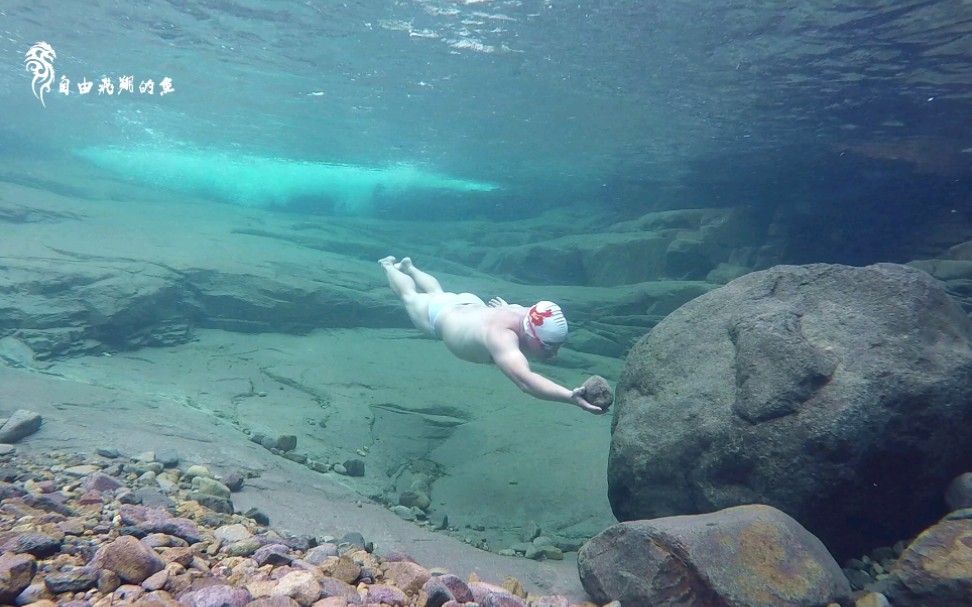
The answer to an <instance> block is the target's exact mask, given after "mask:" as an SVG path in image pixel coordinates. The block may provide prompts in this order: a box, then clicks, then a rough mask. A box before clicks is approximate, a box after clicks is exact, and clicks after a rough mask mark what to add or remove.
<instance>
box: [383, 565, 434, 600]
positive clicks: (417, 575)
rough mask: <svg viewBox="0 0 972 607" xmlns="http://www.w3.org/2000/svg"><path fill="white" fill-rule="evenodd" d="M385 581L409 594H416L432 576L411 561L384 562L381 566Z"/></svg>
mask: <svg viewBox="0 0 972 607" xmlns="http://www.w3.org/2000/svg"><path fill="white" fill-rule="evenodd" d="M382 572H383V573H384V576H385V581H386V582H388V583H390V584H392V585H393V586H397V587H398V588H401V589H402V591H403V592H405V593H406V594H410V595H415V594H418V592H419V590H421V589H422V586H424V585H425V583H426V582H428V581H429V579H430V578H431V577H432V574H431V573H430V572H429V570H428V569H426V568H425V567H422V566H421V565H418V564H416V563H414V562H412V561H395V562H391V563H389V562H386V563H385V564H384V565H383V566H382Z"/></svg>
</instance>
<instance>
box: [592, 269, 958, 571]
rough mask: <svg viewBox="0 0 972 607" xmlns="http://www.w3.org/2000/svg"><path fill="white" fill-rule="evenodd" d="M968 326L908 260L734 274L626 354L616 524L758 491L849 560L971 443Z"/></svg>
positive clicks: (907, 521)
mask: <svg viewBox="0 0 972 607" xmlns="http://www.w3.org/2000/svg"><path fill="white" fill-rule="evenodd" d="M970 336H972V326H970V323H969V319H968V318H967V317H966V315H965V314H964V313H963V312H962V310H961V309H960V308H959V306H958V305H957V304H956V303H955V302H954V301H953V300H952V299H951V298H950V297H949V295H948V294H947V293H946V292H945V291H944V289H943V288H942V286H941V284H940V283H938V282H937V281H935V280H934V279H932V278H931V277H930V276H928V275H927V274H925V273H924V272H921V271H919V270H915V269H912V268H908V267H905V266H898V265H893V264H878V265H874V266H869V267H866V268H851V267H847V266H831V265H823V264H817V265H810V266H778V267H775V268H772V269H770V270H766V271H762V272H756V273H753V274H749V275H746V276H743V277H742V278H739V279H737V280H734V281H733V282H731V283H729V284H728V285H726V286H725V287H722V288H720V289H717V290H715V291H712V292H710V293H708V294H706V295H704V296H702V297H699V298H698V299H696V300H694V301H692V302H689V303H688V304H686V305H684V306H683V307H682V308H680V309H679V310H677V311H676V312H674V313H672V314H671V315H669V316H668V317H667V318H665V319H664V320H663V321H662V322H661V323H659V324H658V325H657V326H656V327H655V328H654V329H653V330H652V331H651V333H649V334H648V335H646V336H645V337H644V338H642V339H641V340H640V341H639V342H638V343H637V344H636V345H635V347H634V348H632V350H631V352H630V353H629V355H628V357H627V361H626V365H625V368H624V370H623V372H622V374H621V377H620V380H619V382H618V389H617V396H618V400H617V402H616V404H615V407H616V411H615V414H614V418H613V420H612V441H611V449H610V454H609V464H608V483H609V498H610V501H611V506H612V509H613V510H614V513H615V515H616V516H617V518H618V519H619V520H622V521H623V520H636V519H651V518H657V517H662V516H669V515H675V514H693V513H699V512H711V511H713V510H718V509H720V508H725V507H729V506H734V505H739V504H746V503H766V504H769V505H772V506H776V507H778V508H780V509H781V510H783V511H785V512H787V513H789V514H790V515H792V516H794V517H795V518H796V519H798V520H799V521H800V522H801V523H802V524H804V525H806V527H807V528H808V529H809V530H811V531H812V532H813V533H814V534H816V535H817V536H818V537H820V538H821V539H822V540H823V541H824V542H825V543H826V544H827V545H828V546H829V547H830V548H831V549H832V550H834V552H835V553H837V554H839V555H841V556H842V557H844V556H851V555H853V554H860V553H862V552H865V551H866V550H867V549H869V548H872V547H873V546H878V545H888V544H891V543H893V542H894V541H897V540H898V539H900V537H901V535H902V534H913V533H917V532H918V531H919V530H920V529H922V528H923V527H924V526H926V525H927V524H930V523H931V522H932V521H934V520H935V519H937V517H938V516H940V508H941V491H942V487H944V486H945V485H946V483H947V482H948V481H949V480H950V479H951V475H950V471H951V470H954V469H956V467H957V466H959V465H961V464H962V463H963V460H962V457H963V454H965V453H969V452H970V451H972V433H969V432H967V431H966V430H967V428H968V425H969V422H970V421H972V348H970V345H969V339H970ZM892 461H893V462H894V463H893V464H891V463H890V462H892ZM904 495H907V496H908V499H901V496H904ZM875 504H881V508H880V509H875V508H874V505H875Z"/></svg>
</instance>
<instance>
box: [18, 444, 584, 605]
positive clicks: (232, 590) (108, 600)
mask: <svg viewBox="0 0 972 607" xmlns="http://www.w3.org/2000/svg"><path fill="white" fill-rule="evenodd" d="M213 476H214V475H213V473H212V472H211V471H210V470H209V469H208V468H207V467H205V466H200V465H192V466H186V467H184V468H180V467H179V462H178V458H177V457H172V456H171V454H169V455H162V456H156V455H155V454H151V455H149V454H140V456H138V457H135V458H127V457H124V458H123V457H120V456H119V454H118V453H117V452H116V451H114V450H112V449H101V450H99V451H98V453H94V454H83V453H67V452H64V453H48V454H45V455H40V456H32V457H30V456H26V455H23V454H21V453H18V452H17V450H16V449H15V448H14V447H12V446H5V447H4V448H3V450H2V455H0V497H2V499H3V505H2V507H0V551H2V552H3V556H2V557H0V602H3V603H16V604H19V605H23V604H32V605H37V606H39V607H42V606H45V605H55V604H57V605H70V606H71V607H89V606H90V607H101V606H107V605H117V604H133V605H140V606H146V607H147V606H152V605H188V606H192V607H210V606H212V607H215V606H217V605H220V606H226V607H231V606H236V605H239V606H243V605H253V606H275V607H288V606H291V607H296V606H301V607H307V606H309V605H315V606H317V607H345V606H346V605H349V604H350V605H355V604H384V605H392V606H406V605H425V606H426V607H440V606H441V605H445V604H452V605H456V604H458V603H468V602H472V601H475V602H476V603H478V604H480V605H502V606H509V607H517V606H520V605H527V604H530V605H537V606H540V607H561V606H562V607H567V606H568V605H570V604H571V601H570V600H569V598H568V597H567V596H564V595H536V594H528V593H527V592H526V590H525V589H524V586H523V584H522V583H521V582H520V581H519V580H517V579H516V578H513V577H507V578H506V579H496V580H480V579H478V576H476V575H472V576H469V577H467V578H466V579H462V578H460V577H458V576H456V575H453V574H452V573H450V572H449V571H448V569H447V568H444V567H435V566H433V567H427V566H424V565H422V564H418V563H416V562H415V561H414V560H413V559H412V558H411V557H410V556H409V555H407V554H405V553H402V552H392V553H389V554H386V555H384V556H383V557H379V556H377V555H376V554H375V553H374V552H373V545H372V543H371V542H370V541H369V540H368V539H366V538H365V537H363V536H362V535H361V534H360V533H357V532H355V531H354V530H348V532H347V533H346V534H345V535H343V536H342V537H333V536H321V537H314V536H295V535H288V534H284V533H280V532H278V531H275V530H273V529H272V528H270V527H268V526H267V524H268V523H269V519H268V517H267V515H266V514H264V513H263V512H261V511H259V510H257V509H251V510H249V511H248V512H247V513H246V514H234V513H232V512H233V508H232V504H231V490H232V489H238V488H239V487H240V486H241V485H242V483H243V482H244V479H243V477H242V476H239V475H232V474H231V475H227V476H225V477H223V478H222V479H221V480H218V479H216V478H213ZM203 504H205V505H203ZM440 565H447V563H440ZM450 601H453V602H452V603H450Z"/></svg>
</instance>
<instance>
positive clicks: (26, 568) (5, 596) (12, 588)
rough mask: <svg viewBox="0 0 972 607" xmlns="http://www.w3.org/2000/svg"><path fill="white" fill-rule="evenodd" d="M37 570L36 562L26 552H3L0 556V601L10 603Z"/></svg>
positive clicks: (27, 584) (28, 583) (25, 586)
mask: <svg viewBox="0 0 972 607" xmlns="http://www.w3.org/2000/svg"><path fill="white" fill-rule="evenodd" d="M36 571H37V562H36V561H35V560H34V557H32V556H30V555H28V554H11V553H5V554H3V556H0V603H12V602H13V600H14V599H15V598H16V597H17V595H18V594H20V593H21V592H23V591H24V588H27V586H29V585H30V580H31V579H32V578H33V577H34V573H35V572H36Z"/></svg>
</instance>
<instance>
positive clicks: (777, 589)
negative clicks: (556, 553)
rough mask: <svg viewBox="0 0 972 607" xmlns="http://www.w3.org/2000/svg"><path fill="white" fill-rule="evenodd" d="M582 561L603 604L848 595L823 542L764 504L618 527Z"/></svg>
mask: <svg viewBox="0 0 972 607" xmlns="http://www.w3.org/2000/svg"><path fill="white" fill-rule="evenodd" d="M577 567H578V571H579V573H580V578H581V582H582V583H583V585H584V589H585V590H586V591H587V593H588V594H590V595H591V597H593V598H594V600H595V602H598V603H600V604H604V603H607V602H609V601H612V600H618V601H620V602H621V604H622V605H676V604H677V605H680V606H682V607H709V606H711V605H745V606H746V607H778V606H779V605H792V606H795V607H796V606H801V607H811V606H816V605H826V604H828V603H832V602H841V601H844V600H846V599H847V598H849V596H850V593H851V589H850V586H849V584H848V583H847V579H846V578H845V577H844V574H843V573H842V572H841V570H840V567H838V566H837V563H836V562H835V561H834V559H833V557H832V556H831V555H830V553H828V552H827V549H826V548H825V547H824V545H823V544H822V543H821V542H820V540H818V539H817V538H815V537H814V536H813V535H811V534H810V533H809V532H808V531H807V530H806V529H804V528H803V527H802V526H800V524H799V523H797V522H796V521H795V520H793V519H792V518H791V517H789V516H787V515H786V514H784V513H782V512H780V511H779V510H776V509H775V508H771V507H769V506H762V505H754V506H739V507H736V508H730V509H727V510H721V511H719V512H714V513H711V514H703V515H697V516H676V517H669V518H660V519H654V520H644V521H632V522H627V523H620V524H617V525H614V526H612V527H610V528H608V529H607V530H605V531H603V532H601V533H600V534H598V535H597V536H595V537H594V538H593V539H591V541H589V542H588V543H587V544H585V545H584V547H583V548H581V550H580V552H579V553H578V555H577Z"/></svg>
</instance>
